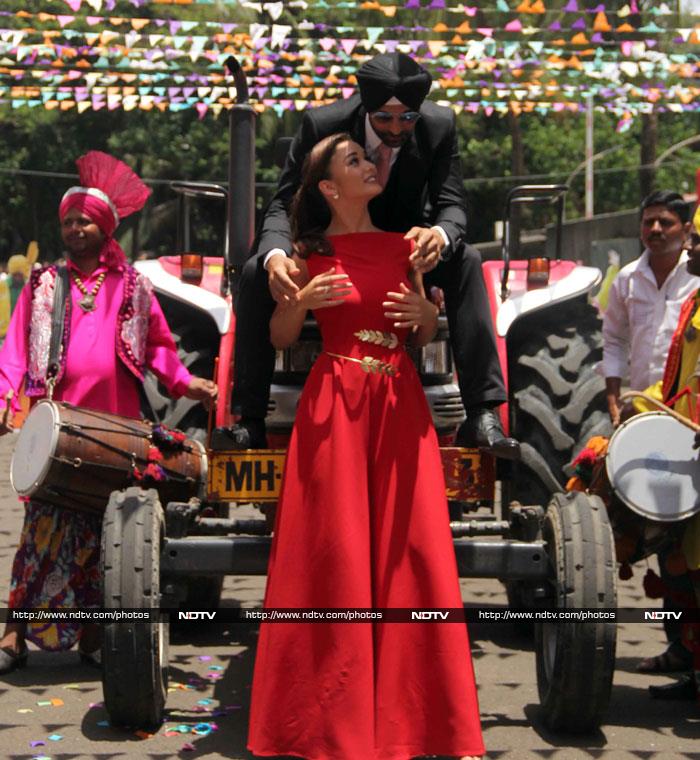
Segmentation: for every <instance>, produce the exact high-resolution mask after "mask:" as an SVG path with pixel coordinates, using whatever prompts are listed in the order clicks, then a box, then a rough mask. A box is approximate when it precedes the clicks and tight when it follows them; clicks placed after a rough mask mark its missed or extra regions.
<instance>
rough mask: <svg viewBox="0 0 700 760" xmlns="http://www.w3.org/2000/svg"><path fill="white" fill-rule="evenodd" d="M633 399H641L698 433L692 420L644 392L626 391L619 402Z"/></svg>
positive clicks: (699, 426) (698, 429)
mask: <svg viewBox="0 0 700 760" xmlns="http://www.w3.org/2000/svg"><path fill="white" fill-rule="evenodd" d="M635 397H637V398H643V399H644V400H645V401H647V402H648V403H650V404H651V405H652V406H655V407H656V408H657V409H658V410H659V411H660V412H665V413H666V414H668V415H669V416H670V417H673V418H674V419H675V420H677V421H678V422H680V423H681V424H682V425H685V426H686V427H688V428H690V429H691V430H692V431H694V432H695V433H700V425H697V424H696V423H694V422H693V421H692V420H689V419H688V418H687V417H684V416H683V415H682V414H678V412H677V411H676V410H675V409H671V408H670V407H668V406H666V404H664V403H663V401H659V399H657V398H654V397H653V396H650V395H649V394H648V393H644V391H627V392H626V393H623V394H622V395H621V396H620V401H630V400H631V399H632V398H635Z"/></svg>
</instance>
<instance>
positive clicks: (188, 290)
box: [134, 259, 232, 335]
mask: <svg viewBox="0 0 700 760" xmlns="http://www.w3.org/2000/svg"><path fill="white" fill-rule="evenodd" d="M134 267H135V269H137V270H138V271H139V272H141V274H145V275H146V277H148V279H149V280H150V281H151V283H152V284H153V287H154V288H155V290H156V291H157V292H159V293H163V294H164V295H168V296H170V297H171V298H174V299H175V300H177V301H182V302H183V303H186V304H189V305H190V306H193V307H194V308H195V309H198V310H199V311H203V312H205V313H206V314H208V315H209V316H210V317H211V318H212V319H213V320H214V322H215V323H216V327H217V328H218V330H219V333H220V334H221V335H224V334H226V333H227V332H228V331H229V328H230V326H231V319H232V313H231V307H230V305H229V304H228V302H227V301H226V299H225V298H223V297H222V296H219V295H216V293H212V292H210V291H209V290H205V289H204V288H200V287H198V286H197V285H190V284H189V283H186V282H182V280H180V279H179V278H178V277H175V275H172V274H170V273H169V272H166V271H165V269H164V268H163V266H162V265H161V264H160V262H159V261H158V260H156V259H151V260H148V261H136V262H134Z"/></svg>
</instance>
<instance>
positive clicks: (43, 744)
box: [29, 739, 46, 747]
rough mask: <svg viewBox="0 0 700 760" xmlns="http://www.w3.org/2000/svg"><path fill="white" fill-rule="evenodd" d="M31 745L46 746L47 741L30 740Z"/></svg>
mask: <svg viewBox="0 0 700 760" xmlns="http://www.w3.org/2000/svg"><path fill="white" fill-rule="evenodd" d="M29 746H30V747H45V746H46V742H45V741H42V740H41V739H37V740H36V741H33V742H29Z"/></svg>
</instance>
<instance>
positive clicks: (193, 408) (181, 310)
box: [142, 294, 219, 442]
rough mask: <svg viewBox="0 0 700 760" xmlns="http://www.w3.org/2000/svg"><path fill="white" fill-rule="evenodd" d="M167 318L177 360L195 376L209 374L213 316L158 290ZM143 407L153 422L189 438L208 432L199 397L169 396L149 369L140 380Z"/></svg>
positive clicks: (214, 341) (215, 343) (215, 341)
mask: <svg viewBox="0 0 700 760" xmlns="http://www.w3.org/2000/svg"><path fill="white" fill-rule="evenodd" d="M158 300H159V302H160V304H161V306H162V308H163V313H164V314H165V318H166V319H167V321H168V326H169V327H170V330H171V332H172V336H173V340H174V341H175V345H176V346H177V353H178V356H179V357H180V361H182V363H183V364H184V365H185V367H187V369H188V370H189V371H190V372H191V373H192V374H193V375H195V376H197V377H205V378H212V377H213V373H214V359H215V358H216V355H217V352H218V350H219V333H218V331H217V330H216V325H215V324H214V322H213V320H212V319H210V318H209V317H208V316H207V315H206V314H203V313H201V312H200V313H197V311H196V309H193V308H192V307H191V306H188V305H187V304H181V303H179V302H177V301H174V300H173V299H170V298H168V297H166V296H162V295H161V294H158ZM143 391H144V397H145V398H144V402H143V404H142V411H143V413H144V415H145V416H146V418H148V419H150V420H152V421H153V422H162V423H163V424H164V425H167V426H168V427H170V428H177V429H178V430H182V431H183V433H185V434H186V435H187V436H188V437H189V438H195V439H197V440H199V441H202V442H204V441H205V439H206V433H207V421H208V419H207V417H208V416H207V411H206V409H205V408H204V406H203V405H202V404H201V403H199V402H198V401H192V400H191V399H188V398H185V397H184V396H183V397H182V398H179V399H177V400H176V399H172V398H171V397H170V395H169V394H168V391H167V390H166V389H165V388H164V387H163V386H162V385H161V384H160V383H159V382H158V379H157V378H156V376H155V375H154V374H153V373H151V372H149V373H147V374H146V379H145V381H144V384H143Z"/></svg>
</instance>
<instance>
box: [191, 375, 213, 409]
mask: <svg viewBox="0 0 700 760" xmlns="http://www.w3.org/2000/svg"><path fill="white" fill-rule="evenodd" d="M218 394H219V389H218V388H217V387H216V383H214V382H212V381H211V380H205V379H204V378H203V377H193V378H192V379H191V380H190V384H189V385H188V386H187V390H186V391H185V396H186V397H187V398H191V399H192V400H193V401H201V402H202V404H203V405H204V407H205V408H206V409H209V406H210V405H211V403H212V402H213V401H215V400H216V397H217V395H218Z"/></svg>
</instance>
